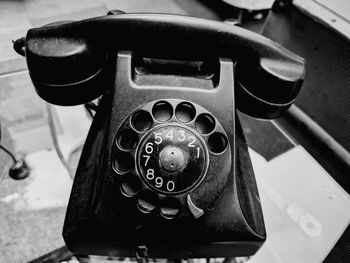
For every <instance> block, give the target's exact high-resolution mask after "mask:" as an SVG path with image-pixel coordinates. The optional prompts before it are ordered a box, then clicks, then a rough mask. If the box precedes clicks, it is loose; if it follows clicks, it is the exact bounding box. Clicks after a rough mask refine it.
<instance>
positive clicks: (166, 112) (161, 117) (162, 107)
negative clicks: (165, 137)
mask: <svg viewBox="0 0 350 263" xmlns="http://www.w3.org/2000/svg"><path fill="white" fill-rule="evenodd" d="M152 114H153V117H154V118H155V119H156V120H157V121H162V122H164V121H168V120H170V119H171V117H172V116H173V107H172V106H171V104H170V103H169V102H166V101H159V102H157V103H155V104H154V105H153V108H152Z"/></svg>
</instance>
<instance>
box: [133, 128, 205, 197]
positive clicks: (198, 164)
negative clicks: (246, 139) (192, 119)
mask: <svg viewBox="0 0 350 263" xmlns="http://www.w3.org/2000/svg"><path fill="white" fill-rule="evenodd" d="M137 157H138V158H137V167H138V171H139V173H140V175H141V178H142V179H143V180H144V181H145V183H146V184H147V185H148V186H149V187H150V188H152V189H153V190H155V191H157V192H160V193H163V194H170V195H171V194H179V193H182V192H185V191H187V190H189V189H191V188H192V187H194V186H195V185H197V184H198V183H199V182H200V180H201V179H202V178H203V176H204V174H205V171H206V167H207V159H208V157H207V150H206V149H205V148H204V143H203V142H202V140H200V139H199V137H197V136H196V135H195V133H194V132H192V131H190V130H189V129H187V128H185V127H182V126H178V125H166V126H162V127H157V128H156V129H154V130H152V131H150V132H149V133H148V134H147V135H146V136H145V137H144V139H143V140H142V142H141V144H140V145H139V148H138V154H137Z"/></svg>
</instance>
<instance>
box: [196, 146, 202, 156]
mask: <svg viewBox="0 0 350 263" xmlns="http://www.w3.org/2000/svg"><path fill="white" fill-rule="evenodd" d="M200 151H201V148H199V147H197V159H198V158H199V154H200Z"/></svg>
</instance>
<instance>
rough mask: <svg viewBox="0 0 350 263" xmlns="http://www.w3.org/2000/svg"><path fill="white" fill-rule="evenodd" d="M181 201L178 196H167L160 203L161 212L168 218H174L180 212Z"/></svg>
mask: <svg viewBox="0 0 350 263" xmlns="http://www.w3.org/2000/svg"><path fill="white" fill-rule="evenodd" d="M180 207H181V204H180V201H179V200H178V199H176V198H170V197H169V198H165V199H164V200H162V202H161V203H160V214H161V215H162V216H163V217H164V218H166V219H174V218H175V217H176V216H177V215H178V214H179V212H180Z"/></svg>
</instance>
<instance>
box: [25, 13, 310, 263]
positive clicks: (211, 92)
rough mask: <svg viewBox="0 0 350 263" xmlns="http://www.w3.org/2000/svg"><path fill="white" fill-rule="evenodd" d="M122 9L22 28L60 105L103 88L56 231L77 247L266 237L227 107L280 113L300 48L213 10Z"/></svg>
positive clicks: (175, 252)
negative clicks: (214, 16)
mask: <svg viewBox="0 0 350 263" xmlns="http://www.w3.org/2000/svg"><path fill="white" fill-rule="evenodd" d="M114 13H117V14H114V15H107V16H102V17H97V18H92V19H88V20H82V21H76V22H59V23H55V24H51V25H48V26H44V27H40V28H34V29H30V30H29V31H28V34H27V36H26V39H25V56H26V59H27V64H28V68H29V73H30V76H31V79H32V81H33V83H34V86H35V89H36V91H37V93H38V94H39V95H40V96H41V97H42V98H43V99H44V100H46V101H48V102H50V103H53V104H59V105H77V104H81V103H87V102H89V101H91V100H93V99H95V98H97V97H99V96H101V95H103V96H102V98H101V101H100V104H99V108H98V111H97V113H96V115H95V117H94V120H93V123H92V126H91V129H90V132H89V135H88V137H87V140H86V143H85V146H84V150H83V153H82V156H81V159H80V162H79V166H78V169H77V173H76V177H75V180H74V185H73V189H72V193H71V197H70V202H69V206H68V210H67V215H66V220H65V226H64V231H63V236H64V238H65V241H66V243H67V245H68V247H69V248H70V249H71V250H72V251H73V252H75V253H78V254H98V255H108V256H130V255H131V254H132V253H133V251H134V249H135V248H137V247H147V251H148V255H149V256H150V257H167V258H189V257H224V256H229V257H233V256H245V255H252V254H254V253H255V252H256V251H257V250H258V249H259V247H260V246H261V245H262V243H263V242H264V240H265V238H266V233H265V227H264V222H263V217H262V212H261V206H260V200H259V195H258V191H257V187H256V184H255V179H254V174H253V170H252V166H251V164H250V159H249V155H248V151H247V146H246V144H245V140H244V136H243V133H242V130H241V127H240V124H239V121H238V119H237V118H236V113H235V109H236V107H237V108H238V109H239V110H240V111H243V112H244V113H246V114H248V115H250V116H252V117H257V118H264V119H271V118H276V117H279V116H280V115H281V114H282V113H283V112H284V111H285V110H286V109H288V107H289V106H290V105H291V104H292V103H293V102H294V100H295V97H296V96H297V94H298V92H299V90H300V88H301V83H302V80H303V76H304V61H303V59H302V58H300V57H299V56H297V55H295V54H293V53H291V52H290V51H287V50H286V49H284V48H283V47H281V46H279V45H278V44H276V43H274V42H272V41H271V40H269V39H267V38H264V37H262V36H260V35H257V34H255V33H252V32H249V31H247V30H245V29H242V28H238V27H234V26H231V25H227V24H225V23H222V22H215V21H209V20H205V19H200V18H194V17H187V16H179V15H170V14H125V13H123V12H114Z"/></svg>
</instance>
